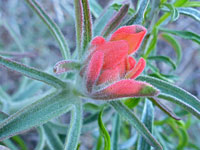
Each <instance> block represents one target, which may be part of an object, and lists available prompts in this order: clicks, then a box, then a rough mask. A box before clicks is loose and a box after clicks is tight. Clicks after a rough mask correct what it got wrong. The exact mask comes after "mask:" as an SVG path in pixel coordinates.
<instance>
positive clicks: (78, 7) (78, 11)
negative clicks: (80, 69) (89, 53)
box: [74, 0, 83, 58]
mask: <svg viewBox="0 0 200 150" xmlns="http://www.w3.org/2000/svg"><path fill="white" fill-rule="evenodd" d="M74 10H75V16H76V18H75V23H76V45H77V51H78V54H79V58H80V56H81V42H82V34H83V33H82V32H83V7H82V3H81V0H74Z"/></svg>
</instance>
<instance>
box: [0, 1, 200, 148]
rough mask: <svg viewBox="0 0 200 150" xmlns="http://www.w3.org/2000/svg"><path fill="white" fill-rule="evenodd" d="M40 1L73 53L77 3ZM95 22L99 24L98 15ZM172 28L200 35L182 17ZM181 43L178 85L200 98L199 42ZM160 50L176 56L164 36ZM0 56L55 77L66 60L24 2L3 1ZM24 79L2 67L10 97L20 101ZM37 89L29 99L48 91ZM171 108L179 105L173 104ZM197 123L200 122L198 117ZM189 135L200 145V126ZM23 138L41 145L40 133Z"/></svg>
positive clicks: (2, 82) (1, 82) (164, 69)
mask: <svg viewBox="0 0 200 150" xmlns="http://www.w3.org/2000/svg"><path fill="white" fill-rule="evenodd" d="M133 1H134V0H133ZM38 2H39V3H40V4H41V6H42V7H43V8H44V10H45V11H46V12H47V14H48V15H49V16H50V17H51V18H52V19H53V20H54V21H55V22H56V24H57V25H58V26H59V27H60V28H61V30H62V32H63V34H64V35H65V38H66V40H67V42H68V44H69V47H70V49H71V51H74V49H75V44H76V43H75V23H74V11H73V1H71V0H38ZM98 2H99V4H100V6H101V8H102V9H103V8H104V7H105V6H106V5H107V4H108V3H109V0H98ZM116 2H118V1H116ZM132 7H133V8H134V6H132ZM197 9H199V8H197ZM199 10H200V9H199ZM92 19H93V21H95V16H93V18H92ZM168 28H169V29H177V30H189V31H192V32H194V33H196V34H199V35H200V30H199V29H200V23H199V22H197V21H195V20H193V19H192V18H189V17H187V16H180V18H179V19H178V20H177V21H175V22H173V23H170V24H169V25H168ZM177 40H178V41H179V42H180V44H181V48H182V54H183V57H182V60H181V63H180V65H179V66H178V68H177V70H176V71H175V76H176V78H177V82H176V84H177V85H179V86H180V87H182V88H184V89H185V90H187V91H189V92H190V93H192V94H194V95H195V96H197V97H198V98H199V99H200V46H199V45H198V44H197V43H195V42H192V41H190V40H185V39H182V38H179V37H177ZM157 49H158V53H159V55H167V56H170V57H171V58H175V56H176V55H175V52H174V50H173V48H172V47H171V46H170V45H169V44H168V43H166V42H165V41H164V40H163V39H162V37H161V36H159V41H158V44H157ZM0 55H1V56H6V57H9V58H11V59H13V60H16V61H19V62H22V63H25V64H27V65H29V66H32V67H35V68H38V69H40V70H45V71H48V72H50V73H52V74H53V70H52V68H53V66H54V65H55V63H56V62H58V61H60V60H62V57H61V53H60V51H59V47H58V44H57V42H56V40H55V39H54V38H53V37H52V36H51V33H50V32H49V30H48V28H47V27H46V26H45V25H44V24H43V22H42V21H41V20H40V18H38V16H37V15H36V14H34V13H33V11H32V10H31V8H29V7H28V5H26V3H25V2H24V1H21V0H0ZM157 65H158V66H159V68H160V70H161V72H162V73H168V72H169V70H170V68H169V66H167V65H166V64H164V63H161V62H157ZM24 78H25V77H23V76H22V75H21V74H19V73H16V72H13V71H10V70H8V69H6V68H4V67H2V66H0V86H1V88H3V89H4V90H5V91H6V92H7V93H8V94H9V95H11V96H13V95H14V96H15V97H18V99H20V96H19V95H18V96H16V95H17V93H18V92H19V89H20V86H21V82H22V80H23V79H24ZM28 82H31V81H30V80H29V81H28ZM34 82H37V81H34ZM34 87H35V86H34ZM37 88H38V89H40V90H35V89H32V90H33V91H32V93H31V94H29V95H26V96H27V97H31V96H34V95H38V94H40V93H43V91H45V90H46V89H47V88H46V87H43V86H42V85H41V84H40V85H38V87H37ZM171 107H172V108H173V107H175V106H174V105H172V106H171ZM156 112H159V113H156ZM156 112H155V116H156V117H157V118H162V115H163V113H161V112H160V110H158V109H156ZM192 118H193V117H192ZM194 120H195V121H197V119H196V118H195V119H194ZM188 133H189V135H190V136H191V137H192V138H193V139H194V140H195V141H196V143H198V141H199V143H200V138H199V134H200V124H199V125H196V124H195V125H194V126H191V127H190V128H189V130H188ZM196 133H198V135H196ZM23 136H24V137H23V139H24V140H25V141H26V142H27V143H29V148H30V149H32V148H33V147H34V146H35V144H36V143H37V133H35V132H34V131H31V132H28V133H25V134H24V135H23ZM25 137H26V138H25ZM82 140H83V143H84V141H85V142H86V141H87V142H86V143H87V144H86V145H88V146H90V145H92V140H91V138H90V135H87V136H85V137H84V138H82ZM86 149H87V146H86Z"/></svg>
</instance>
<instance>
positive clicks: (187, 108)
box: [158, 94, 200, 119]
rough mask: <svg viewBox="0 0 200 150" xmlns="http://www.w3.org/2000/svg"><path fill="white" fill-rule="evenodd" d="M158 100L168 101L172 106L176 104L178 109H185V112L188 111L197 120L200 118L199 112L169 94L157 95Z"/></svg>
mask: <svg viewBox="0 0 200 150" xmlns="http://www.w3.org/2000/svg"><path fill="white" fill-rule="evenodd" d="M158 98H160V99H163V100H167V101H170V102H172V103H174V104H177V105H179V106H180V107H182V108H183V109H185V110H186V111H188V112H190V113H191V114H193V115H194V116H196V117H197V118H198V119H199V118H200V112H199V110H196V109H195V108H194V107H193V106H191V105H189V104H188V103H186V102H184V101H181V100H180V99H178V98H177V97H174V96H171V95H169V94H160V95H158Z"/></svg>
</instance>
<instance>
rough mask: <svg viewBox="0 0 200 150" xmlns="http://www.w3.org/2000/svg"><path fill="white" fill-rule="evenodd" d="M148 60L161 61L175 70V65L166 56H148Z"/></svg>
mask: <svg viewBox="0 0 200 150" xmlns="http://www.w3.org/2000/svg"><path fill="white" fill-rule="evenodd" d="M147 59H148V60H159V61H163V62H165V63H166V64H169V65H170V66H171V67H172V68H173V69H174V70H175V69H176V64H175V63H174V62H173V60H171V59H170V58H169V57H167V56H149V57H148V58H147Z"/></svg>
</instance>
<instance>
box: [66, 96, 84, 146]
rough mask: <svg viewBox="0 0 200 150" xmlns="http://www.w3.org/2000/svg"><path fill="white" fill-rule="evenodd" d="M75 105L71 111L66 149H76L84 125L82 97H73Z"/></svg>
mask: <svg viewBox="0 0 200 150" xmlns="http://www.w3.org/2000/svg"><path fill="white" fill-rule="evenodd" d="M71 101H74V106H73V107H72V111H71V120H70V126H69V129H68V133H67V137H66V140H65V146H64V150H76V149H77V147H78V142H79V137H80V134H81V127H82V115H83V108H82V102H81V99H79V98H78V99H77V98H72V100H71Z"/></svg>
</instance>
